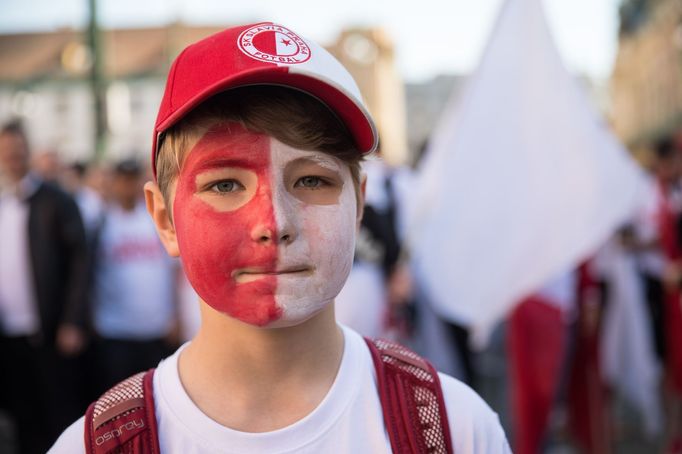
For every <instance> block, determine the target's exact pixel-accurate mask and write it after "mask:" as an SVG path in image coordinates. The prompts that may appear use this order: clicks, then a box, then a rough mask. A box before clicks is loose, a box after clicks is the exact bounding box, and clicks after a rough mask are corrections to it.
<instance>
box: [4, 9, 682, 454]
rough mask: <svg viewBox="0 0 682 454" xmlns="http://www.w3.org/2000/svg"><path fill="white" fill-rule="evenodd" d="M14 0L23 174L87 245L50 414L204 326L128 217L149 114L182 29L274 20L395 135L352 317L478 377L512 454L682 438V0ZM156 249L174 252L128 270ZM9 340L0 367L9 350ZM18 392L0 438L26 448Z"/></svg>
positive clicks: (7, 43) (13, 69)
mask: <svg viewBox="0 0 682 454" xmlns="http://www.w3.org/2000/svg"><path fill="white" fill-rule="evenodd" d="M0 11H1V12H2V14H1V15H0V123H3V124H11V125H14V126H12V127H13V128H14V127H15V126H16V127H17V128H19V129H20V130H21V133H20V134H19V135H24V134H25V138H26V139H27V142H26V143H27V144H30V151H31V154H30V167H31V174H32V175H36V176H37V178H38V179H39V180H40V181H49V182H52V183H53V184H54V185H56V186H58V187H61V190H64V191H65V192H68V193H70V194H71V196H72V198H73V200H75V202H76V203H77V205H78V208H79V210H80V218H81V221H82V224H83V226H82V227H83V248H84V249H86V250H88V251H89V252H88V255H89V256H90V257H91V258H90V259H89V261H88V262H87V263H88V264H89V265H88V266H86V267H85V268H83V269H86V268H87V269H89V270H90V271H88V272H87V273H86V274H87V280H89V281H90V282H91V284H90V285H88V287H90V288H91V291H90V292H89V293H88V296H84V302H82V307H81V309H80V310H81V311H82V317H81V318H82V319H83V320H79V321H78V322H77V323H75V322H74V325H76V326H77V328H78V330H77V333H76V334H75V335H73V336H72V337H69V335H68V332H67V334H64V333H63V332H62V331H60V330H59V328H60V327H59V328H56V333H57V334H56V338H55V339H56V340H55V347H54V348H55V349H56V352H57V355H61V356H63V357H64V358H66V362H65V363H64V364H61V365H60V366H59V368H61V369H60V370H62V369H63V370H69V371H76V372H73V373H63V370H62V372H59V373H60V374H61V375H63V377H62V379H63V380H65V381H66V382H68V383H70V385H69V387H70V388H73V389H72V391H73V393H74V396H76V394H77V396H76V397H73V399H71V401H70V402H69V403H68V404H64V405H66V406H68V407H69V410H68V411H66V410H65V411H64V412H62V413H64V414H63V415H58V416H57V417H56V419H57V420H61V422H60V421H58V422H55V423H54V433H59V431H60V430H61V429H63V427H64V421H67V420H71V421H72V420H73V419H75V417H77V416H78V415H79V414H82V411H83V410H84V403H86V402H89V401H91V400H92V399H93V398H95V397H96V396H97V395H98V394H99V393H101V392H102V391H103V390H104V389H107V387H108V386H110V385H111V384H112V383H115V382H116V381H117V380H119V379H121V378H124V377H125V376H127V375H129V374H128V373H127V372H125V371H126V370H130V371H131V373H132V372H134V371H135V370H138V369H143V368H145V367H148V366H151V365H154V364H155V363H156V362H158V359H160V358H162V357H163V356H165V355H166V354H168V353H169V352H172V351H173V348H174V347H176V346H177V345H178V344H179V343H181V342H182V341H185V340H187V339H190V338H191V336H192V334H193V333H194V332H195V331H196V329H197V324H198V315H197V314H196V309H195V308H194V305H195V300H196V295H195V294H194V293H193V291H192V289H191V287H190V286H189V285H188V283H187V282H186V280H185V279H184V277H183V274H182V270H181V265H180V264H179V263H175V262H173V261H169V260H166V259H165V257H162V255H163V254H162V253H160V252H159V251H160V249H159V245H158V244H157V243H158V241H156V240H155V234H154V232H153V228H152V229H151V230H150V228H149V225H147V224H145V221H141V220H140V218H135V219H134V220H133V218H132V216H133V214H135V215H136V216H137V214H139V212H140V210H139V208H140V206H141V205H140V200H139V197H140V194H141V192H140V188H141V183H142V182H143V181H144V179H145V178H146V177H147V176H148V174H147V173H146V172H148V169H147V168H146V166H147V161H148V155H149V151H150V147H151V139H152V130H153V125H154V121H155V118H156V113H157V110H158V105H159V102H160V99H161V96H162V93H163V90H164V85H165V79H166V76H167V72H168V68H169V66H170V63H171V62H172V60H173V59H174V58H175V57H176V56H177V55H178V54H179V53H180V52H181V51H182V49H183V48H184V47H185V46H187V45H188V44H190V43H192V42H194V41H197V40H199V39H202V38H204V37H206V36H208V35H211V34H213V33H216V32H218V31H220V30H222V29H224V28H226V27H229V26H232V25H237V24H242V23H248V22H258V21H273V22H276V23H280V24H282V25H284V26H286V27H288V28H291V29H293V30H295V31H296V32H297V33H299V34H301V35H302V36H304V37H306V38H310V39H312V40H314V41H317V42H319V43H321V44H323V45H324V46H325V47H326V48H327V50H329V51H330V52H331V53H332V54H333V55H334V56H335V57H336V58H338V59H339V60H340V61H341V62H342V63H343V65H344V66H345V67H346V68H347V69H348V70H349V71H350V72H351V74H352V75H353V77H354V78H355V80H356V81H357V83H358V85H359V87H360V91H361V92H362V94H363V97H364V100H365V102H366V104H367V106H368V107H369V110H370V111H371V113H372V115H373V116H374V118H375V120H376V122H377V125H378V129H379V133H380V138H381V151H380V153H379V155H378V156H376V157H373V158H371V159H370V160H369V161H368V162H367V163H366V165H365V172H366V173H367V175H368V179H369V180H368V207H369V209H370V210H373V211H372V214H371V215H367V213H366V218H367V219H368V221H366V222H365V224H363V229H364V230H363V231H362V232H364V233H365V234H363V233H362V232H361V235H360V237H359V241H358V246H357V251H356V252H357V254H356V255H357V258H356V263H355V268H354V271H353V273H352V274H351V278H350V280H349V283H348V286H347V288H345V289H344V291H343V292H342V294H341V295H340V296H339V300H338V301H337V311H338V313H339V319H340V321H342V322H343V323H346V324H348V325H350V326H352V327H354V328H355V329H357V330H358V331H360V332H361V333H362V334H365V335H371V336H388V337H392V338H394V339H397V340H400V341H401V342H404V343H406V344H408V345H410V346H411V347H412V348H414V349H415V350H417V351H418V352H419V353H421V354H423V355H425V356H427V357H428V358H429V359H431V360H432V361H433V362H434V363H435V364H436V365H437V366H438V367H439V368H440V369H441V370H443V371H445V372H447V373H450V374H452V375H454V376H456V377H457V378H460V379H461V380H463V381H465V382H466V383H468V384H469V385H470V386H472V387H473V388H474V389H475V390H476V391H477V392H479V393H480V394H481V395H482V396H483V397H484V399H486V401H487V402H488V403H489V404H490V405H491V407H492V408H493V409H494V410H495V411H496V412H498V414H499V415H500V418H501V420H502V423H503V425H504V427H505V429H506V431H507V435H508V438H509V440H510V443H511V444H512V446H513V448H514V451H515V452H519V453H534V452H550V453H572V452H594V453H602V452H603V453H607V452H625V453H630V452H632V453H649V452H682V399H681V398H680V396H682V338H679V339H678V337H677V335H676V334H674V333H678V334H679V333H682V314H681V313H680V288H681V286H680V284H681V283H682V262H681V261H680V257H682V197H680V194H681V192H680V178H681V176H682V164H681V163H682V159H681V158H682V2H681V1H680V0H571V1H568V0H544V1H542V0H477V1H476V2H472V1H466V0H452V1H449V2H444V1H440V0H422V1H420V2H395V1H389V0H376V1H371V2H368V1H361V0H346V1H343V2H332V3H330V2H325V3H321V2H314V1H312V0H287V1H281V0H279V1H275V0H264V1H258V2H224V1H218V0H193V1H192V2H189V1H185V0H153V1H146V2H139V1H133V0H117V1H113V0H89V1H86V0H63V1H60V2H54V1H47V0H0ZM17 125H20V126H17ZM10 129H11V128H10ZM16 130H18V129H11V131H16ZM11 133H12V134H13V132H11ZM0 148H1V147H0ZM27 148H28V146H27ZM0 151H1V150H0ZM8 174H9V173H8V172H7V170H5V173H4V174H3V173H2V172H0V182H3V181H4V185H5V186H4V187H5V188H9V187H11V184H9V183H8V181H9V180H11V178H8ZM2 187H3V186H0V188H2ZM8 193H9V192H8V191H5V194H8ZM1 194H2V192H0V195H1ZM1 203H2V198H0V227H2V224H1V221H2V216H3V215H4V216H6V219H7V216H9V215H8V214H7V213H9V211H4V212H3V211H2V210H1V208H2V205H1ZM6 206H9V205H6ZM140 216H141V217H144V215H143V214H140ZM372 222H375V223H374V224H373V223H372ZM131 226H132V227H131ZM4 228H10V227H7V224H5V227H4ZM121 232H123V233H121ZM125 232H128V233H130V235H132V237H131V236H130V235H129V236H126V233H125ZM365 240H366V241H365ZM3 241H6V240H3V239H0V253H2V250H3ZM5 244H6V245H7V243H6V242H5ZM377 245H379V246H377ZM131 248H132V249H134V250H136V251H144V253H137V254H130V253H129V251H130V250H131ZM122 251H123V252H122ZM125 251H128V252H125ZM377 254H378V255H379V256H380V257H378V256H377ZM135 260H136V262H135V263H133V261H135ZM1 265H2V266H3V267H8V266H9V265H8V264H7V262H2V263H1ZM135 267H140V268H135ZM150 267H154V269H157V270H163V271H162V272H159V273H157V274H156V275H154V276H151V277H150V276H146V275H145V276H146V277H144V278H143V279H144V281H143V282H142V283H141V282H140V278H139V275H138V277H137V279H136V278H131V277H125V276H126V275H127V276H130V275H131V274H132V275H134V274H136V273H138V271H135V270H148V269H149V268H150ZM121 269H125V270H126V271H124V272H119V270H121ZM92 270H96V271H92ZM131 270H132V271H131ZM0 271H2V270H0ZM5 271H7V270H5ZM138 274H139V273H138ZM9 275H10V273H9V272H8V271H7V272H6V273H5V276H9ZM2 278H3V276H2V273H0V286H1V285H3V282H4V283H5V285H7V282H8V280H7V278H5V280H4V281H3V280H2ZM117 279H118V280H117ZM104 281H107V282H104ZM10 282H11V281H10ZM111 282H115V284H111ZM149 282H154V283H158V287H156V288H155V289H151V286H150V285H149ZM92 283H94V284H92ZM111 287H117V288H119V289H126V290H125V292H123V293H121V294H112V293H110V289H111ZM152 290H153V294H157V295H158V294H160V293H162V294H164V295H167V297H166V298H165V300H164V301H163V302H162V303H158V304H157V306H154V307H150V308H148V309H147V310H148V311H149V313H151V314H155V316H156V318H155V319H154V318H153V320H152V322H150V323H152V324H154V323H156V325H154V326H152V327H151V328H150V326H146V325H145V326H139V327H135V329H132V330H128V331H126V330H125V329H121V326H127V325H128V324H130V323H129V322H128V320H126V319H125V317H122V318H120V319H119V318H117V315H116V314H117V313H118V312H122V311H126V310H128V311H130V310H131V309H130V307H131V306H132V304H127V305H126V304H123V303H121V302H120V301H121V300H123V299H126V300H130V299H131V297H130V295H138V296H137V297H138V298H140V300H143V299H144V300H150V299H152V298H148V297H146V296H144V295H149V294H150V293H149V292H152ZM7 295H11V292H6V293H2V288H0V322H2V315H3V313H4V314H5V316H6V317H7V314H8V313H9V311H10V310H11V308H10V305H8V304H5V306H4V309H3V306H2V299H3V297H5V298H9V297H8V296H7ZM157 299H158V298H157ZM166 300H167V301H166ZM3 310H4V311H5V312H3ZM117 311H118V312H117ZM112 314H113V315H112ZM158 314H162V315H163V316H162V317H161V316H158ZM368 314H369V315H368ZM129 317H130V318H132V319H135V318H137V319H138V320H140V319H143V320H148V318H147V316H145V315H140V314H137V315H135V314H133V315H129ZM8 319H9V317H8ZM86 319H87V320H86ZM678 319H679V320H678ZM0 327H2V326H1V325H0ZM678 328H679V329H678ZM29 334H30V333H29ZM71 334H73V333H72V332H71ZM22 335H23V333H22ZM3 336H4V337H5V338H7V339H10V338H13V337H14V333H12V332H11V330H9V331H8V329H7V326H6V327H5V331H4V334H3V331H2V330H0V340H2V339H3ZM29 337H30V336H29ZM65 339H66V340H65ZM69 339H70V340H71V342H70V341H69ZM110 340H115V341H117V342H118V341H125V342H132V344H125V345H127V347H126V348H132V349H133V350H136V351H137V350H139V344H137V343H136V342H143V343H144V344H145V348H148V349H149V353H148V355H147V356H146V357H144V358H140V359H139V361H138V362H133V361H130V364H125V365H123V366H121V368H120V371H123V372H122V374H123V375H122V376H118V375H117V374H116V373H115V372H116V371H114V372H112V373H111V374H110V375H108V376H104V377H100V376H97V377H94V378H93V377H91V376H90V375H88V371H89V370H91V369H93V366H92V364H93V363H92V361H93V358H92V356H93V355H94V354H93V353H92V351H93V349H94V350H96V349H98V348H104V349H109V350H106V351H114V349H118V348H123V347H121V345H119V344H120V342H118V343H116V344H115V345H114V344H112V343H110V342H108V341H110ZM46 343H48V344H49V342H46ZM3 345H4V344H2V343H1V342H0V355H4V356H5V357H4V358H0V361H1V362H2V364H3V366H2V368H0V375H1V374H4V373H6V372H5V371H6V369H5V368H6V367H7V365H8V364H9V363H11V362H12V361H13V359H11V358H12V357H11V356H8V355H9V354H8V353H6V351H5V350H2V349H1V348H3ZM131 345H132V347H131ZM93 346H94V347H93ZM31 348H33V347H31ZM28 351H31V350H28ZM116 351H120V352H124V351H125V350H116ZM121 354H122V355H123V357H125V353H121ZM64 358H63V359H64ZM145 361H146V362H145ZM34 366H35V365H31V367H34ZM22 367H23V366H22ZM26 367H27V368H28V367H29V366H28V365H27V366H26ZM36 367H37V366H36ZM41 367H42V366H41ZM27 370H29V369H27ZM120 371H119V372H120ZM55 373H57V372H55ZM3 383H5V385H7V383H12V382H3ZM83 383H86V384H87V385H83ZM93 383H95V384H94V385H93ZM7 386H10V388H11V387H12V386H14V385H11V384H10V385H7ZM84 390H85V391H84ZM46 399H47V398H46ZM6 400H7V399H5V401H4V400H3V399H2V398H1V397H0V452H8V453H11V452H33V451H31V450H30V449H29V448H25V447H21V446H23V445H21V442H20V441H17V440H20V439H21V438H22V436H25V435H22V430H24V429H22V424H24V423H22V422H20V418H19V417H17V416H14V415H13V414H12V410H11V408H12V404H11V403H7V402H6ZM10 400H11V399H10ZM47 401H48V400H46V402H47ZM3 408H6V409H9V410H7V411H5V412H4V416H3V411H2V410H3ZM59 416H61V418H60V417H59ZM18 421H19V422H18ZM26 430H28V432H31V430H30V429H26ZM54 433H52V434H51V435H50V436H51V437H52V441H54ZM48 438H50V437H48ZM48 446H49V444H48ZM35 452H40V450H39V449H38V451H35Z"/></svg>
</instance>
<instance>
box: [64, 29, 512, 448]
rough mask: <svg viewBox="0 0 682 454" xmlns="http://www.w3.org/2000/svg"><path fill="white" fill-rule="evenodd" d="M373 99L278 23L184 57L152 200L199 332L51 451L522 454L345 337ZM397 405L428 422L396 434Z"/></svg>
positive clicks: (420, 375) (159, 130) (431, 384)
mask: <svg viewBox="0 0 682 454" xmlns="http://www.w3.org/2000/svg"><path fill="white" fill-rule="evenodd" d="M360 99H361V98H360V94H359V90H358V89H357V86H356V85H355V83H354V81H353V80H352V78H351V77H350V75H349V74H348V73H347V72H346V70H345V69H344V68H343V67H342V66H341V65H340V63H339V62H338V61H336V60H335V59H334V58H333V57H332V56H331V55H330V54H328V53H327V52H326V51H325V50H324V49H322V48H321V47H319V46H318V45H316V44H314V43H312V42H310V41H308V40H304V39H303V38H301V37H299V36H298V35H296V34H295V33H293V32H292V31H290V30H289V29H287V28H285V27H281V26H278V25H274V24H271V23H261V24H254V25H247V26H241V27H235V28H231V29H228V30H226V31H224V32H221V33H218V34H216V35H213V36H211V37H209V38H206V39H204V40H202V41H200V42H198V43H195V44H194V45H192V46H190V47H188V48H187V49H185V51H184V52H183V53H182V54H181V55H180V56H179V57H178V58H177V59H176V61H175V62H174V64H173V67H172V68H171V71H170V75H169V79H168V84H167V87H166V92H165V95H164V99H163V100H162V103H161V108H160V112H159V117H158V119H157V124H156V128H155V133H156V134H157V136H156V137H155V139H154V145H153V153H154V155H153V164H154V165H155V172H156V181H157V182H156V183H151V182H150V183H147V185H146V186H145V196H146V199H147V206H148V210H149V212H150V214H151V216H152V218H153V219H154V222H155V224H156V227H157V230H158V232H159V236H160V237H161V240H162V242H163V243H164V245H165V247H166V250H167V251H168V253H169V254H170V255H172V256H179V257H180V258H181V260H182V262H183V266H184V268H185V270H186V272H187V276H188V278H189V280H190V282H191V283H192V286H193V287H194V289H195V290H196V291H197V293H198V294H199V297H200V307H201V318H202V325H201V328H200V330H199V333H198V334H197V335H196V337H195V338H194V339H193V340H192V341H191V342H190V343H188V344H186V345H185V346H183V347H181V348H180V349H179V350H178V352H176V353H175V354H174V355H172V356H171V357H169V358H168V359H166V360H164V361H162V362H161V364H160V365H159V367H158V368H157V369H156V371H155V372H154V373H153V374H151V373H148V374H146V375H145V376H144V379H143V378H140V377H141V376H140V377H137V376H136V377H137V378H134V379H133V382H134V383H133V384H132V385H130V386H128V385H123V386H124V387H125V390H122V388H116V389H114V390H112V392H111V393H109V394H107V395H105V396H104V398H102V399H100V401H98V403H97V404H95V405H94V406H91V408H90V410H89V412H88V414H87V415H86V418H85V421H84V420H83V419H81V420H79V421H77V422H76V423H75V424H74V425H72V426H71V427H70V428H69V429H68V430H67V431H66V432H65V433H64V434H63V435H62V437H61V438H60V440H58V442H57V443H56V445H55V446H54V447H53V451H52V452H55V453H61V452H64V453H66V452H68V453H73V452H85V450H86V448H85V447H84V443H83V435H84V433H85V440H86V443H87V444H88V446H87V452H105V450H100V448H101V447H106V448H107V449H109V448H116V446H118V445H119V444H124V445H125V446H126V448H125V449H130V451H127V450H126V451H123V452H156V445H155V443H156V442H157V441H158V448H159V450H160V452H163V453H173V452H177V453H190V452H192V453H216V452H240V453H241V452H264V453H265V452H267V453H271V452H311V453H312V452H315V453H319V452H354V453H355V452H372V453H375V452H378V453H381V452H390V451H391V449H393V450H394V452H419V451H424V452H426V451H427V450H429V449H430V452H448V451H449V450H450V447H454V451H455V452H457V453H466V452H477V453H484V452H485V453H498V452H509V448H508V445H507V442H506V439H505V436H504V433H503V431H502V429H501V427H500V425H499V421H498V419H497V416H496V415H495V414H494V413H493V412H492V411H491V410H490V409H489V408H488V407H487V406H486V404H485V403H483V401H482V400H481V399H480V398H479V397H478V396H476V395H475V394H474V393H473V392H472V391H471V390H470V389H468V388H467V387H466V386H464V385H462V384H461V383H459V382H457V381H456V380H454V379H452V378H450V377H447V376H440V380H441V382H440V384H439V383H438V381H439V380H438V378H439V377H438V375H436V374H435V373H433V374H431V373H430V372H429V371H428V370H427V369H428V368H427V367H425V366H424V363H423V361H422V360H420V359H419V358H418V357H416V355H413V354H410V353H405V352H404V351H403V350H400V348H399V347H392V346H387V344H381V345H379V344H377V345H379V347H380V348H384V347H385V348H386V349H387V350H390V349H393V350H392V352H393V353H395V354H396V355H398V356H399V357H401V358H402V362H401V363H400V367H403V366H404V369H405V370H409V371H411V372H412V373H414V376H411V377H410V378H409V379H407V380H402V379H398V380H394V381H392V382H391V386H387V382H388V380H392V379H394V378H396V375H395V374H394V372H395V369H391V368H390V367H386V368H384V367H382V364H383V362H386V361H393V360H392V359H390V358H394V357H393V356H391V355H393V353H391V352H389V353H386V354H384V355H383V356H382V354H381V353H385V352H380V353H377V352H378V350H377V345H375V344H372V343H371V342H370V343H365V342H364V341H363V339H362V338H361V337H360V336H359V335H358V334H356V333H355V332H353V331H351V330H349V329H347V328H342V327H339V326H337V325H336V321H335V318H334V298H335V297H336V295H337V294H338V293H339V291H340V290H341V287H342V286H343V284H344V282H345V280H346V277H347V276H348V273H349V270H350V267H351V265H352V261H353V245H354V241H355V232H356V231H357V228H358V224H359V222H360V214H361V213H362V203H363V195H362V192H363V186H364V183H362V182H361V180H360V171H359V162H360V160H361V157H362V154H363V153H366V152H370V151H372V150H373V149H375V148H376V144H377V136H376V132H375V128H374V125H373V122H372V120H371V118H370V116H369V114H368V113H367V111H366V109H365V108H364V106H363V104H362V101H361V100H360ZM398 350H400V352H398ZM396 352H397V353H396ZM373 363H374V364H373ZM395 365H396V364H395V363H394V366H395ZM398 375H400V374H398ZM401 377H403V378H404V375H403V376H401ZM131 386H132V387H131ZM401 387H403V388H401ZM133 388H134V389H133ZM441 389H442V396H443V398H441V399H436V398H435V396H437V395H438V394H439V393H440V390H441ZM401 390H402V391H404V392H401ZM413 391H414V392H413ZM143 394H144V396H143ZM407 394H409V395H410V396H412V397H410V399H412V398H413V397H414V396H416V397H415V398H414V399H413V400H412V401H410V402H411V403H409V404H407V405H406V406H403V407H400V405H403V404H405V402H406V400H405V398H404V395H407ZM131 395H133V396H134V398H131ZM396 402H398V403H399V405H398V407H395V406H394V407H392V408H393V410H391V411H389V410H388V409H387V407H389V406H390V405H392V404H395V403H396ZM443 403H444V405H443ZM121 405H123V407H125V408H127V409H128V410H127V411H125V412H119V411H118V408H121ZM140 408H142V409H143V410H140ZM396 408H397V409H396ZM434 408H435V410H434ZM400 409H402V410H403V413H410V414H411V416H412V417H413V418H415V419H414V421H421V423H420V424H417V423H415V424H412V425H408V426H400V425H399V424H398V425H396V424H395V423H396V421H398V423H400V421H402V419H400V418H401V417H400V416H397V417H396V415H398V412H399V411H400ZM445 410H447V411H445ZM434 411H435V413H434ZM145 412H146V413H145ZM446 413H447V415H446ZM114 414H115V415H114ZM112 415H113V416H112ZM131 415H132V416H131ZM140 415H142V416H140ZM144 415H147V416H146V418H145V417H143V416H144ZM427 415H429V417H430V420H429V421H430V422H429V421H424V418H422V417H423V416H427ZM117 418H118V419H117ZM441 423H442V424H441ZM139 434H146V435H144V436H145V437H146V438H143V436H141V435H139ZM149 434H153V436H149ZM450 438H451V440H452V443H451V444H450V442H449V440H450ZM113 439H115V440H114V441H112V440H113ZM130 439H134V441H133V442H131V441H129V440H130ZM116 440H118V441H116ZM425 440H426V441H425ZM126 443H127V444H126ZM131 443H136V444H135V445H134V446H133V445H131ZM131 446H133V447H131Z"/></svg>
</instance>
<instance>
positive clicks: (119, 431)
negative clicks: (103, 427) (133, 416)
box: [95, 419, 144, 446]
mask: <svg viewBox="0 0 682 454" xmlns="http://www.w3.org/2000/svg"><path fill="white" fill-rule="evenodd" d="M143 427H144V421H143V420H142V419H139V420H133V421H130V422H128V423H126V424H121V425H120V426H118V427H117V428H115V429H113V430H110V431H109V432H105V433H104V434H102V435H100V436H99V437H97V438H96V439H95V444H96V445H97V446H101V445H102V444H104V443H105V442H107V441H109V440H112V439H114V438H118V437H120V436H121V435H123V433H124V432H126V431H128V432H130V431H132V430H135V429H142V428H143Z"/></svg>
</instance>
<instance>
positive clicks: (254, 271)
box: [232, 265, 313, 284]
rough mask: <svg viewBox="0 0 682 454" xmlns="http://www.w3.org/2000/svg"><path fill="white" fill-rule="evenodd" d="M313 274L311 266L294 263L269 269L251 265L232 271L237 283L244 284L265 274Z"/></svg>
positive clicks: (300, 275)
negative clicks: (250, 266) (251, 266)
mask: <svg viewBox="0 0 682 454" xmlns="http://www.w3.org/2000/svg"><path fill="white" fill-rule="evenodd" d="M311 274H313V267H312V266H309V265H294V266H287V267H281V268H276V269H274V270H269V269H267V268H261V267H253V268H241V269H238V270H235V271H233V272H232V278H233V279H234V280H235V282H237V283H238V284H246V283H247V282H252V281H255V280H257V279H261V278H263V277H267V276H287V277H288V276H291V277H305V276H310V275H311Z"/></svg>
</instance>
